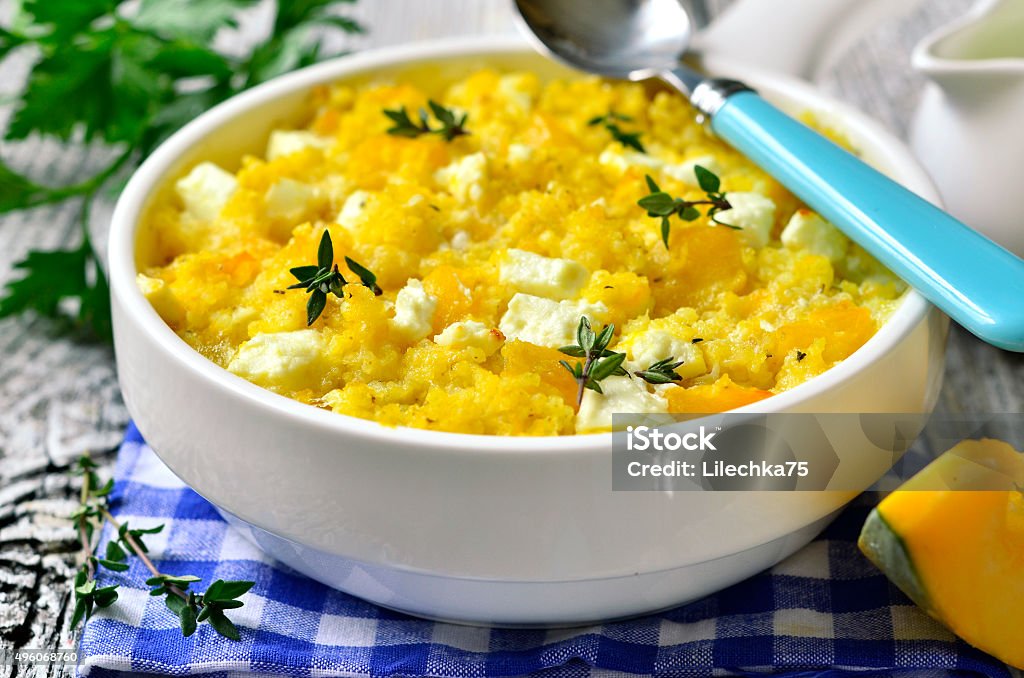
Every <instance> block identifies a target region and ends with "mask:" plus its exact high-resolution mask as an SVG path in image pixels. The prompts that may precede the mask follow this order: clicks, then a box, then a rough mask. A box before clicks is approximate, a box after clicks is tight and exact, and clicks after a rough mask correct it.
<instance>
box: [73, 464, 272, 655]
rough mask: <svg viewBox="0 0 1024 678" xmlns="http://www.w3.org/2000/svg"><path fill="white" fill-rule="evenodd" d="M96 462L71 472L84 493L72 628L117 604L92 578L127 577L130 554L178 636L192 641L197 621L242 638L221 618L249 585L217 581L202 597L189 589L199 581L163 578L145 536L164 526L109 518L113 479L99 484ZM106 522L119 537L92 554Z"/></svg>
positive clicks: (109, 589) (110, 589) (113, 592)
mask: <svg viewBox="0 0 1024 678" xmlns="http://www.w3.org/2000/svg"><path fill="white" fill-rule="evenodd" d="M96 468H97V466H96V462H94V461H93V460H92V459H91V458H90V457H89V455H82V456H81V457H80V458H79V459H78V461H77V463H76V464H75V473H76V474H77V475H80V476H82V491H81V495H80V500H79V506H78V509H77V510H76V511H75V512H74V513H72V514H71V516H70V517H71V519H72V520H74V521H75V526H76V528H77V530H78V541H79V545H80V546H81V548H82V559H83V562H82V566H81V567H80V568H79V569H78V572H77V573H76V575H75V587H74V588H75V608H74V611H73V612H72V613H71V628H74V627H76V626H78V624H79V622H81V621H82V620H83V619H88V618H89V616H90V615H92V613H93V610H94V609H95V608H103V607H109V606H110V605H113V604H114V603H115V602H116V601H117V589H118V586H119V585H118V584H112V585H110V586H98V585H97V583H96V574H97V572H98V569H99V568H100V567H102V568H104V569H106V570H110V571H111V572H125V571H127V570H128V569H130V565H129V564H128V562H126V561H127V560H128V555H129V554H131V555H133V556H135V557H137V558H138V559H139V560H140V561H141V562H142V564H143V565H144V566H145V568H146V569H147V570H149V572H150V574H151V575H152V576H151V577H150V578H149V579H147V580H146V585H147V586H149V587H151V588H150V591H149V595H151V596H164V603H165V604H166V605H167V609H169V610H170V611H171V612H173V613H174V615H175V616H177V617H178V624H179V626H180V628H181V633H182V635H185V636H190V635H192V634H193V633H195V631H196V626H197V624H198V623H200V622H204V621H207V622H209V623H210V626H212V627H213V630H214V631H216V632H217V633H219V634H220V635H222V636H224V637H225V638H230V639H231V640H239V638H240V637H241V636H240V635H239V633H238V628H237V627H236V626H235V625H234V624H233V623H232V622H231V620H230V619H228V618H227V616H226V615H225V614H224V611H225V610H232V609H235V608H239V607H242V605H243V603H242V601H240V600H238V598H239V597H240V596H241V595H242V594H244V593H245V592H246V591H248V590H249V589H251V588H252V586H253V583H254V582H251V581H224V580H223V579H218V580H217V581H215V582H213V583H212V584H210V586H209V587H207V589H206V592H205V593H197V592H196V591H191V590H189V587H190V586H191V585H193V584H197V583H199V582H200V581H201V579H200V578H199V577H196V576H193V575H170V574H164V573H162V572H160V570H158V569H157V567H156V565H154V564H153V561H152V559H151V558H150V557H149V555H148V553H149V549H148V548H147V547H146V543H145V541H143V535H146V534H156V533H158V532H160V531H162V530H163V529H164V526H163V525H157V526H155V527H150V528H136V529H132V528H131V527H129V526H128V523H121V522H119V521H118V520H117V519H116V518H114V516H112V515H111V514H110V507H109V502H108V498H109V495H110V492H111V490H112V489H113V488H114V481H113V479H112V478H111V479H109V480H107V482H106V483H105V484H102V485H101V484H100V480H99V476H97V474H96ZM104 522H107V523H110V525H111V526H113V528H114V529H115V530H117V536H116V537H114V538H112V539H111V540H110V541H108V542H107V547H106V551H105V552H104V557H102V558H98V557H96V556H95V555H93V543H92V540H93V535H94V534H95V532H96V530H97V528H99V527H102V526H103V523H104Z"/></svg>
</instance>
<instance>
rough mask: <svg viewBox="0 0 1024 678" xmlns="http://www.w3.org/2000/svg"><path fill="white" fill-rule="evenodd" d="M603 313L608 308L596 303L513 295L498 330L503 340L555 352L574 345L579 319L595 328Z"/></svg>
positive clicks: (604, 313)
mask: <svg viewBox="0 0 1024 678" xmlns="http://www.w3.org/2000/svg"><path fill="white" fill-rule="evenodd" d="M607 313H608V307H607V306H605V305H604V304H602V303H600V302H598V303H596V304H592V303H590V302H588V301H585V300H582V299H581V300H578V301H555V300H553V299H546V298H544V297H537V296H533V295H531V294H523V293H522V292H517V293H516V294H515V296H513V297H512V300H511V301H509V302H508V310H507V311H505V315H503V316H502V317H501V321H500V322H499V323H498V329H499V330H501V333H502V334H503V335H505V337H506V338H507V339H519V340H520V341H528V342H530V343H531V344H537V345H538V346H548V347H550V348H559V347H562V346H568V345H569V344H573V343H575V338H576V327H577V326H578V325H579V322H580V317H581V316H587V318H589V319H590V322H591V323H592V324H595V325H598V324H600V323H601V322H603V320H604V318H605V317H606V316H607Z"/></svg>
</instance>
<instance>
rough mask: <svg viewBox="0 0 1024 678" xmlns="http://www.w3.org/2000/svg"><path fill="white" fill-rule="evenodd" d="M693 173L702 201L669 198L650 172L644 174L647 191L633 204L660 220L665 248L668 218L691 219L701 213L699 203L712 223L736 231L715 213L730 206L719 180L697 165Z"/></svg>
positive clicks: (693, 219) (735, 228)
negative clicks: (702, 197)
mask: <svg viewBox="0 0 1024 678" xmlns="http://www.w3.org/2000/svg"><path fill="white" fill-rule="evenodd" d="M693 172H694V175H695V176H696V178H697V185H698V186H700V190H702V191H704V194H705V198H704V199H702V200H683V199H682V198H675V197H672V196H671V195H669V194H668V193H666V192H665V191H663V190H661V187H660V186H658V184H657V182H655V181H654V179H653V178H652V177H651V175H650V174H647V175H645V176H644V179H645V180H646V181H647V188H648V190H649V191H650V192H649V193H648V194H647V195H645V196H644V197H642V198H640V199H639V200H638V201H637V203H636V204H637V205H639V206H640V207H642V208H644V209H645V210H647V216H649V217H656V218H660V219H661V241H662V242H663V243H665V248H666V249H668V239H669V236H670V235H671V231H672V223H671V217H673V216H676V217H679V219H681V220H683V221H695V220H696V219H698V218H700V216H701V212H700V209H698V206H701V205H706V206H707V213H706V216H707V217H708V218H709V219H710V220H711V221H712V222H714V223H715V224H718V225H719V226H725V227H726V228H731V229H734V230H740V227H739V226H734V225H732V224H727V223H725V222H724V221H720V220H719V219H718V217H717V216H716V215H717V214H718V213H719V212H722V211H724V210H728V209H732V205H730V204H729V201H728V199H727V198H726V194H725V193H723V192H722V191H721V187H722V182H721V179H719V178H718V176H717V175H716V174H714V173H713V172H712V171H711V170H709V169H707V168H705V167H702V166H700V165H695V166H694V168H693Z"/></svg>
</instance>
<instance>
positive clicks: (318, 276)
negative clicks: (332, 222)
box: [288, 230, 384, 327]
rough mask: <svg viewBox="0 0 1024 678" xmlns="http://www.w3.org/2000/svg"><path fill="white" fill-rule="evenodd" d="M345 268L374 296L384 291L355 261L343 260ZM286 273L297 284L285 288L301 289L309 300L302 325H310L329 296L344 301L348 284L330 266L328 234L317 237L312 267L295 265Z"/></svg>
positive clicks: (332, 257)
mask: <svg viewBox="0 0 1024 678" xmlns="http://www.w3.org/2000/svg"><path fill="white" fill-rule="evenodd" d="M345 265H346V266H348V270H350V271H352V272H353V273H355V274H356V275H357V276H359V282H360V283H362V285H363V286H364V287H368V288H369V289H371V290H373V293H374V294H376V295H378V296H379V295H381V294H383V292H384V290H382V289H381V288H380V286H379V285H378V284H377V276H375V275H374V274H373V273H372V272H370V269H368V268H366V267H365V266H363V265H362V264H360V263H359V262H357V261H355V260H354V259H351V258H349V257H345ZM290 273H291V274H292V275H293V276H295V279H296V280H298V281H299V282H297V283H295V284H294V285H290V286H289V287H288V289H290V290H297V289H300V288H303V287H305V288H306V292H307V293H308V294H309V301H308V302H307V303H306V326H307V327H308V326H309V325H312V324H313V323H314V322H316V319H317V318H319V317H320V314H321V313H323V312H324V307H325V306H327V295H328V294H333V295H334V296H336V297H340V298H344V292H343V290H344V288H345V285H348V284H349V282H348V281H347V280H345V276H343V275H342V274H341V271H339V270H338V265H337V264H335V263H334V243H333V242H331V234H330V232H329V231H326V230H325V231H324V234H323V236H321V237H320V247H319V248H318V249H317V253H316V264H315V265H312V266H296V267H295V268H293V269H290Z"/></svg>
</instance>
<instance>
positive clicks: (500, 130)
mask: <svg viewBox="0 0 1024 678" xmlns="http://www.w3.org/2000/svg"><path fill="white" fill-rule="evenodd" d="M428 98H433V99H435V100H437V101H439V102H440V103H442V104H443V105H445V106H447V107H450V108H452V109H454V110H455V111H456V112H458V113H465V114H468V118H467V122H466V128H467V129H468V130H469V132H470V134H468V135H464V136H459V137H456V138H455V139H453V140H451V141H448V140H446V139H444V138H443V137H442V136H441V135H437V134H425V135H421V136H418V137H416V138H409V137H402V136H396V135H394V134H389V133H388V132H387V130H388V128H389V127H390V126H391V124H392V122H391V121H390V120H389V119H388V118H387V117H385V115H384V114H383V110H384V109H389V110H394V109H398V108H400V107H402V106H405V107H406V108H407V110H409V111H410V112H412V113H413V115H414V116H415V111H417V110H418V109H419V108H420V107H423V106H425V105H426V102H427V100H428ZM610 112H614V113H615V114H617V115H620V116H624V118H623V119H622V121H621V122H620V123H619V124H620V127H621V128H622V129H623V130H627V131H628V132H630V133H633V132H636V133H639V135H640V136H639V139H640V140H641V142H642V144H643V147H644V149H645V151H646V152H644V153H641V152H639V151H637V150H635V149H632V148H629V147H627V146H626V145H624V144H622V143H620V141H618V140H616V139H615V138H613V135H612V134H611V133H610V131H609V130H608V129H607V128H606V127H605V126H604V125H600V124H593V125H592V124H588V123H589V122H590V121H591V120H592V119H593V118H595V117H597V116H603V115H607V114H608V113H610ZM627 118H628V120H627ZM264 155H265V157H263V158H259V157H252V156H247V157H245V158H243V159H242V160H241V163H240V167H239V168H238V169H237V171H236V172H234V173H231V172H229V171H227V170H226V169H224V168H220V167H218V166H216V165H213V164H211V163H202V164H199V165H197V166H196V167H194V168H191V170H190V171H189V172H188V173H187V174H186V175H184V176H182V177H181V178H179V179H178V181H177V183H176V184H175V186H174V187H173V190H169V191H168V192H167V195H166V196H165V197H164V198H163V199H161V201H160V202H159V204H157V205H156V206H155V207H154V208H153V209H152V210H151V211H150V214H149V216H148V217H147V223H146V226H147V228H146V229H144V232H146V233H149V234H150V236H149V240H150V241H149V242H147V243H146V244H145V250H146V251H147V252H148V254H146V255H145V258H146V259H147V260H146V261H143V262H141V263H142V264H143V266H142V268H141V269H140V270H142V271H143V273H142V274H141V275H140V276H139V284H140V286H141V288H142V290H143V292H144V293H145V294H146V295H147V297H148V298H149V299H150V301H151V302H152V304H153V306H154V307H155V308H156V310H157V311H158V312H159V313H160V315H161V316H162V317H163V318H164V320H165V321H166V322H167V323H168V324H169V325H170V326H171V327H172V328H173V329H174V331H175V332H177V333H178V334H179V335H180V336H181V337H182V338H183V339H184V340H185V341H186V342H188V343H189V344H190V345H191V346H193V347H194V348H195V349H196V350H197V351H199V352H200V353H202V354H203V355H204V356H206V357H207V358H209V359H210V360H212V361H214V362H215V363H217V364H218V365H220V366H222V367H225V368H226V369H228V370H230V371H232V372H234V373H235V374H238V375H240V376H242V377H244V378H246V379H248V380H249V381H251V382H253V383H255V384H258V385H259V386H262V387H264V388H267V389H270V390H272V391H275V392H277V393H280V394H282V395H285V396H287V397H289V398H294V399H296V400H299V401H301V402H304V403H309V404H312V405H315V406H317V407H322V408H326V409H331V410H334V411H335V412H339V413H343V414H347V415H351V416H355V417H361V418H364V419H372V420H375V421H378V422H380V423H382V424H386V425H390V426H412V427H417V428H426V429H437V430H444V431H458V432H464V433H482V434H495V435H570V434H573V433H583V432H593V431H600V430H605V429H607V428H608V427H609V426H610V424H611V420H610V415H611V412H638V411H653V412H666V411H668V412H717V411H723V410H727V409H732V408H735V407H738V406H742V405H745V404H748V403H752V402H756V401H758V400H760V399H762V398H766V397H768V396H770V395H772V394H774V393H778V392H781V391H784V390H786V389H789V388H792V387H794V386H796V385H798V384H800V383H802V382H804V381H806V380H807V379H809V378H811V377H813V376H815V375H817V374H820V373H821V372H823V371H825V370H827V369H829V368H830V367H832V366H833V365H835V364H836V363H838V362H840V361H842V360H843V359H845V358H846V357H848V356H849V355H850V354H851V353H853V352H854V351H855V350H857V348H859V347H860V346H861V345H862V344H863V343H864V342H865V341H867V340H868V339H869V338H870V337H871V336H872V335H873V334H874V332H875V331H876V329H877V328H878V326H879V325H880V324H881V323H883V322H884V321H885V319H886V317H887V316H888V314H889V313H890V312H891V311H892V309H893V308H894V307H895V305H896V303H898V300H899V298H900V295H901V294H902V292H903V289H904V288H903V286H902V285H901V284H900V283H899V282H898V281H897V280H896V279H895V278H894V277H892V276H891V275H890V274H889V273H888V272H886V271H885V270H884V269H883V268H882V267H881V266H879V265H878V264H877V263H876V262H875V261H874V260H872V259H871V258H870V257H869V256H868V255H867V254H866V253H865V252H864V251H863V250H861V249H860V248H858V247H857V246H855V245H853V244H851V243H850V242H849V241H848V240H847V239H846V238H845V237H844V236H842V235H841V234H840V233H839V232H838V231H836V230H835V229H834V228H833V227H832V226H831V225H829V224H827V223H825V222H824V221H823V220H822V219H821V218H820V217H818V216H817V215H816V214H814V213H812V212H810V211H809V210H807V209H806V208H804V207H803V206H802V205H801V204H800V202H799V201H798V200H796V199H795V198H794V197H793V196H792V195H791V194H790V193H789V192H787V191H786V190H785V189H784V188H782V187H781V186H780V185H779V184H778V183H777V182H775V181H774V180H773V179H771V178H770V177H769V176H767V175H766V174H764V173H763V172H761V171H760V170H759V169H757V168H756V167H754V166H753V165H752V164H751V163H750V162H749V161H748V160H747V159H745V158H744V157H742V156H740V155H739V154H737V153H736V152H734V151H732V150H731V149H730V148H728V147H727V146H726V145H724V144H723V143H722V142H720V141H719V140H717V139H715V138H714V137H712V136H711V135H710V134H708V132H707V131H706V130H705V129H704V128H703V127H702V126H701V125H700V124H698V123H697V122H696V121H695V116H694V112H693V111H692V110H691V108H690V107H689V105H688V104H687V103H686V102H685V101H684V100H683V99H682V98H681V97H679V96H677V95H673V94H670V93H668V92H664V91H657V92H654V91H651V90H649V89H645V88H644V87H643V86H641V85H637V84H620V83H609V82H605V81H602V80H599V79H594V78H585V79H573V80H556V81H552V82H549V83H546V84H542V83H541V82H540V81H539V80H538V79H537V78H536V77H534V76H533V75H531V74H529V73H498V72H494V71H489V70H488V71H480V72H478V73H475V74H473V75H471V76H469V77H467V78H466V79H464V80H461V81H459V82H456V83H454V84H449V85H445V86H440V85H439V86H437V87H435V88H429V87H425V86H423V85H417V84H412V83H409V82H398V83H375V84H370V85H365V86H360V87H350V86H346V85H344V84H341V85H335V86H331V87H323V88H320V89H318V90H316V91H315V92H314V94H313V96H312V101H311V104H310V115H309V118H308V124H307V125H306V127H305V128H302V129H294V130H277V131H275V132H274V133H272V134H271V136H270V139H269V141H268V146H267V150H266V153H265V154H264ZM694 165H701V166H704V167H706V168H708V169H709V170H711V171H712V172H714V173H715V174H717V175H718V176H719V177H720V178H721V181H722V190H723V191H725V192H726V193H727V198H728V200H729V202H730V204H731V205H732V207H733V209H732V210H730V211H728V212H721V213H719V215H718V217H719V219H720V220H721V221H724V222H726V223H730V224H733V225H736V226H740V227H741V229H740V230H733V229H729V228H725V227H722V226H718V225H715V224H713V223H712V222H711V221H709V220H708V218H706V216H701V217H700V218H698V219H696V220H695V221H692V222H684V221H681V220H679V219H675V218H673V220H672V229H671V236H670V239H669V246H668V247H667V248H666V247H665V246H664V245H663V244H662V242H661V235H660V231H659V219H656V218H651V217H650V216H648V215H647V214H646V212H645V210H644V209H642V208H640V207H638V206H637V201H638V200H639V199H640V198H642V197H644V196H645V195H647V193H648V192H649V189H648V187H647V185H646V183H645V179H644V176H645V174H650V175H651V177H652V178H653V179H655V180H656V181H657V183H658V184H659V185H660V187H661V189H662V190H664V191H666V192H668V193H669V194H670V195H672V196H679V197H681V198H684V199H686V200H697V199H701V198H702V197H704V193H703V191H701V189H700V188H699V187H698V185H697V182H696V180H695V178H694V176H695V175H694V169H693V167H694ZM325 230H327V231H328V232H329V233H330V236H331V240H332V241H333V243H334V255H335V261H336V262H338V263H339V266H340V268H341V271H342V273H343V274H346V276H347V278H348V279H349V280H352V279H354V278H355V276H352V275H350V274H349V271H348V269H346V268H345V266H344V257H345V256H349V257H351V258H352V259H354V260H356V261H358V262H359V263H361V264H362V265H364V266H365V267H367V268H368V269H370V270H371V271H373V272H374V273H375V274H376V275H377V281H378V283H379V285H380V287H381V288H382V289H383V294H382V295H380V296H375V295H374V294H373V292H372V291H371V290H370V289H368V288H366V287H363V286H360V285H358V284H350V285H348V286H346V287H345V288H344V295H343V296H344V298H339V297H337V296H335V295H328V299H327V305H326V307H325V308H324V310H323V312H322V314H321V315H320V316H319V318H318V319H317V320H316V321H315V322H314V323H313V324H312V325H311V326H309V327H307V323H306V320H307V315H306V303H307V300H308V298H309V297H308V295H307V294H306V293H305V291H304V290H302V289H295V290H287V289H286V288H288V286H289V285H292V284H293V283H295V278H294V277H293V276H292V275H291V274H290V273H289V269H291V268H293V267H298V266H308V265H310V264H314V263H316V253H317V247H318V243H319V242H320V239H321V237H322V235H323V232H324V231H325ZM140 251H141V250H140ZM140 256H141V255H140ZM356 280H357V282H358V279H356ZM583 315H585V316H587V317H588V318H589V319H590V320H591V321H593V323H594V324H595V326H597V327H599V326H601V325H603V324H605V323H614V324H615V327H616V332H615V338H614V339H613V341H612V343H611V346H610V348H611V349H612V350H614V351H618V352H625V353H626V354H627V360H626V367H627V368H628V369H630V370H631V371H635V370H643V369H646V368H647V367H648V366H649V365H650V364H651V363H652V362H654V361H657V360H661V359H664V358H668V357H670V356H671V357H673V358H674V360H675V361H682V365H680V366H679V367H678V368H677V372H678V374H679V376H680V377H681V380H680V381H677V382H675V383H671V384H666V385H659V386H653V385H650V384H648V383H646V382H645V381H643V380H641V379H639V378H633V379H630V378H628V377H623V376H612V377H608V378H607V379H605V380H603V381H602V382H601V385H602V387H603V389H602V390H603V391H604V393H603V394H599V393H596V392H594V391H590V390H587V391H586V393H585V395H584V398H583V401H582V404H577V384H576V382H575V380H574V378H573V377H572V375H570V373H569V372H568V371H566V370H565V369H563V368H562V366H560V365H559V360H562V359H567V360H569V361H570V362H573V361H574V359H571V358H568V356H566V355H564V354H562V353H559V351H558V350H557V349H558V348H559V347H560V346H564V345H566V344H571V343H575V329H576V325H577V323H578V321H579V319H580V317H581V316H583Z"/></svg>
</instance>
